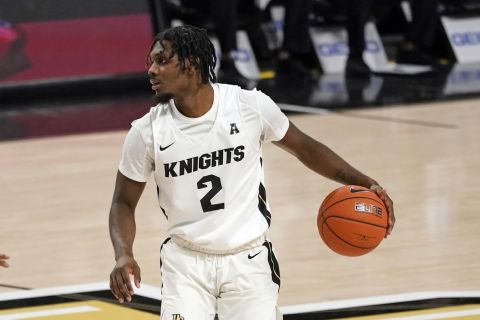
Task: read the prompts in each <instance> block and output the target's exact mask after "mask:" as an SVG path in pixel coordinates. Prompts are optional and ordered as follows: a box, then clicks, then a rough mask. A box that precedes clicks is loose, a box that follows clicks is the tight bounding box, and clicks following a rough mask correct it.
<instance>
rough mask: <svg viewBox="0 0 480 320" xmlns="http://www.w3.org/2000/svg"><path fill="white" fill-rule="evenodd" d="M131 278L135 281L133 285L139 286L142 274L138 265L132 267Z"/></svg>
mask: <svg viewBox="0 0 480 320" xmlns="http://www.w3.org/2000/svg"><path fill="white" fill-rule="evenodd" d="M133 280H134V281H135V286H136V287H137V288H140V282H141V281H142V276H141V272H140V267H139V266H135V267H134V268H133Z"/></svg>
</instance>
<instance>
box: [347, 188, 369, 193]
mask: <svg viewBox="0 0 480 320" xmlns="http://www.w3.org/2000/svg"><path fill="white" fill-rule="evenodd" d="M350 192H351V193H358V192H370V190H365V189H354V188H353V187H350Z"/></svg>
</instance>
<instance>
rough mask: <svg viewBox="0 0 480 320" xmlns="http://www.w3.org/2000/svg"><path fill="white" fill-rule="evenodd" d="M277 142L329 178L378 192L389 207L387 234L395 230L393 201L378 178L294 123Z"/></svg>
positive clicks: (306, 164) (305, 163)
mask: <svg viewBox="0 0 480 320" xmlns="http://www.w3.org/2000/svg"><path fill="white" fill-rule="evenodd" d="M274 144H275V145H277V146H279V147H280V148H282V149H284V150H285V151H288V152H289V153H291V154H292V155H294V156H295V157H296V158H298V159H299V160H300V161H301V162H302V163H303V164H304V165H305V166H307V167H308V168H310V169H311V170H313V171H315V172H317V173H318V174H320V175H322V176H324V177H326V178H328V179H331V180H334V181H337V182H339V183H342V184H346V185H348V184H352V185H358V186H363V187H366V188H370V189H372V190H373V191H375V192H376V193H377V194H378V196H379V197H380V198H381V199H382V201H383V202H384V203H385V206H386V208H387V210H388V213H389V221H388V230H387V234H390V233H391V231H392V229H393V225H394V224H395V215H394V212H393V201H392V200H391V199H390V197H389V196H388V194H387V192H386V190H385V189H384V188H382V187H381V186H380V185H379V183H378V182H377V181H375V180H374V179H372V178H370V177H368V176H367V175H365V174H363V173H361V172H360V171H358V170H357V169H355V168H354V167H352V166H351V165H350V164H349V163H347V162H346V161H345V160H344V159H342V158H341V157H340V156H339V155H337V154H336V153H335V152H334V151H333V150H331V149H330V148H328V147H327V146H326V145H324V144H322V143H320V142H319V141H317V140H315V139H313V138H312V137H310V136H308V135H307V134H305V133H304V132H302V131H301V130H299V129H298V128H297V127H296V126H295V125H294V124H293V123H291V122H290V125H289V128H288V130H287V133H286V134H285V136H284V137H283V138H282V139H281V140H279V141H276V142H274Z"/></svg>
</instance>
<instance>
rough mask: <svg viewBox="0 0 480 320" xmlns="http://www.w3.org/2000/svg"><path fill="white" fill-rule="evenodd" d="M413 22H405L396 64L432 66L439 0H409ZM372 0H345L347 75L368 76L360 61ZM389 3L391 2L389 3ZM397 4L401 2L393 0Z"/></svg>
mask: <svg viewBox="0 0 480 320" xmlns="http://www.w3.org/2000/svg"><path fill="white" fill-rule="evenodd" d="M409 2H410V6H411V12H412V22H411V23H409V24H408V27H407V30H406V32H405V39H404V40H403V41H402V42H401V43H400V45H399V47H398V49H397V53H396V61H397V63H406V64H418V65H432V66H434V65H435V63H436V62H435V59H434V58H433V57H432V55H431V54H430V49H431V47H432V46H433V42H434V40H435V39H434V36H435V30H436V27H437V23H438V20H439V13H438V5H439V1H438V0H411V1H409ZM373 3H374V1H373V0H348V2H347V22H346V23H347V33H348V46H349V55H348V59H347V64H346V70H345V72H346V74H347V75H351V76H367V75H369V74H370V73H371V70H370V68H369V67H368V65H367V64H366V63H365V61H364V60H363V52H364V50H365V25H366V23H367V22H368V20H369V18H370V14H371V11H372V5H373ZM389 3H391V2H389ZM394 3H397V4H399V3H400V1H398V0H395V1H394Z"/></svg>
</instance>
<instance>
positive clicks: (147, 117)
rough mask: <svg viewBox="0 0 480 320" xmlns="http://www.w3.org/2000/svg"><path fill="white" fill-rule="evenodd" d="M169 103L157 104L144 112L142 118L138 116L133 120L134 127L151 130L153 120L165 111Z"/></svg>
mask: <svg viewBox="0 0 480 320" xmlns="http://www.w3.org/2000/svg"><path fill="white" fill-rule="evenodd" d="M167 108H168V105H166V104H157V105H156V106H154V107H152V108H150V110H149V111H148V112H147V113H146V114H144V115H143V116H142V117H141V118H138V119H136V120H134V121H133V122H132V127H135V128H137V129H139V130H140V131H145V130H149V129H150V128H151V127H152V122H153V121H154V120H155V119H157V118H158V117H160V116H161V115H162V114H164V113H165V111H166V109H167Z"/></svg>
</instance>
